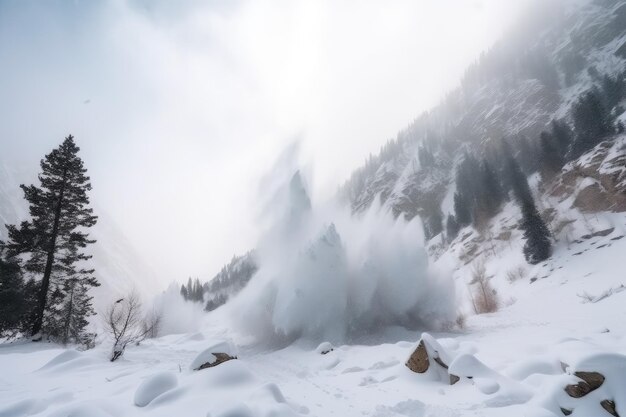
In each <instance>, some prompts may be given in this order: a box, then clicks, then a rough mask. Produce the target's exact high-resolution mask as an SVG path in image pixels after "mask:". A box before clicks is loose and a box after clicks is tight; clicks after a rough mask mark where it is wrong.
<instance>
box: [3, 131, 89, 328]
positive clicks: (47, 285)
mask: <svg viewBox="0 0 626 417" xmlns="http://www.w3.org/2000/svg"><path fill="white" fill-rule="evenodd" d="M79 150H80V149H79V148H78V146H76V143H75V142H74V138H73V137H72V136H71V135H70V136H68V137H66V138H65V140H64V141H63V143H62V144H61V145H60V146H59V147H58V148H56V149H54V150H53V151H52V152H50V153H49V154H48V155H46V156H45V158H44V159H43V160H42V161H41V170H42V172H41V174H39V181H40V186H39V187H37V186H35V185H30V186H24V185H22V186H21V188H22V190H23V191H24V197H25V199H26V200H27V201H28V203H29V211H30V217H31V219H30V220H29V221H24V222H22V223H21V224H20V225H19V226H16V225H9V226H7V229H8V232H9V233H8V235H9V241H8V242H7V244H6V247H7V249H8V252H9V255H10V256H14V255H17V254H22V255H24V256H26V255H28V257H27V259H26V261H25V263H24V269H25V271H27V272H30V273H32V274H33V275H34V276H37V277H41V279H40V281H39V289H38V294H37V303H36V306H35V307H34V309H33V321H32V326H31V329H30V333H31V334H32V335H33V336H34V335H38V334H41V333H43V334H47V335H58V334H59V329H60V328H61V327H62V322H60V321H59V320H60V316H59V312H60V311H61V310H62V307H61V306H62V304H63V303H64V302H67V298H68V297H71V294H68V286H67V284H66V282H65V281H66V280H67V279H75V280H77V281H78V282H80V285H84V286H85V288H90V287H93V286H97V285H99V284H98V282H97V280H96V279H95V278H94V277H93V273H94V271H93V269H85V268H84V267H82V266H79V265H77V264H78V263H80V264H83V262H84V261H87V260H89V259H90V258H91V256H90V255H86V254H85V253H84V252H83V250H84V249H85V248H86V247H87V246H88V245H89V244H92V243H94V242H95V241H94V240H90V239H89V235H88V234H87V232H86V231H85V229H87V228H89V227H92V226H93V225H95V223H96V221H97V217H96V216H94V215H93V210H92V209H91V208H90V207H89V197H88V195H87V192H88V191H89V190H91V184H90V182H89V177H88V176H87V175H86V172H87V170H86V169H85V168H84V166H83V161H82V160H81V159H80V157H79V156H78V152H79ZM77 285H78V284H77ZM80 285H79V286H80ZM86 302H87V304H90V301H89V300H88V301H86Z"/></svg>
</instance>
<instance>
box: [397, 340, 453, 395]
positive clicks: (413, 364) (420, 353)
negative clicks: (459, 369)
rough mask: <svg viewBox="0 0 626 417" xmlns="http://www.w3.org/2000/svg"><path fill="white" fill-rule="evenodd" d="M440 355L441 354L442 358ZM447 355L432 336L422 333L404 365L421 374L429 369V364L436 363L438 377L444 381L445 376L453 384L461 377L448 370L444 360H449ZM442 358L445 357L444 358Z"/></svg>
mask: <svg viewBox="0 0 626 417" xmlns="http://www.w3.org/2000/svg"><path fill="white" fill-rule="evenodd" d="M429 352H430V354H429ZM441 355H443V358H442V356H441ZM448 356H449V355H448V354H447V353H446V352H445V351H443V347H442V346H441V345H439V343H438V342H437V341H436V340H435V339H434V338H433V337H432V336H430V335H429V334H427V333H424V334H423V335H422V339H421V340H420V342H419V344H418V345H417V348H416V349H415V351H414V352H413V353H412V354H411V356H410V357H409V360H408V361H407V362H406V366H407V368H409V369H410V370H411V371H413V372H416V373H418V374H423V373H425V372H426V371H428V369H430V366H431V364H436V365H437V366H438V367H439V369H438V370H437V369H436V372H438V373H439V378H440V379H441V380H444V381H445V378H446V376H447V379H448V383H449V384H450V385H454V384H456V383H457V382H459V380H460V379H461V378H459V376H457V375H454V374H451V373H450V372H449V371H448V365H447V364H446V362H445V360H450V358H449V357H448ZM444 358H447V359H445V360H444ZM437 366H435V368H437Z"/></svg>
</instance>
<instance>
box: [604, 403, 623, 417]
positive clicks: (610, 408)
mask: <svg viewBox="0 0 626 417" xmlns="http://www.w3.org/2000/svg"><path fill="white" fill-rule="evenodd" d="M600 405H601V406H602V408H604V409H605V410H606V411H607V413H609V414H611V415H613V416H615V417H619V414H617V411H616V410H615V402H614V401H611V400H602V401H600Z"/></svg>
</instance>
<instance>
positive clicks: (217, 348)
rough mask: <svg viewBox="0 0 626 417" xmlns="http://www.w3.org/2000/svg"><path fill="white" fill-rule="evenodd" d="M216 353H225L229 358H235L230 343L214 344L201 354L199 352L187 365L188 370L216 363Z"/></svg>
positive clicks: (233, 349) (234, 352)
mask: <svg viewBox="0 0 626 417" xmlns="http://www.w3.org/2000/svg"><path fill="white" fill-rule="evenodd" d="M216 353H225V354H227V355H229V356H232V357H236V356H237V354H236V351H235V347H234V346H233V344H232V343H230V342H218V343H215V344H213V345H211V346H209V347H208V348H206V349H205V350H203V351H202V352H200V353H199V354H198V355H197V356H196V357H195V358H194V360H193V361H191V365H189V369H190V370H192V371H193V370H196V369H198V368H200V367H201V366H202V365H204V364H205V363H213V362H215V361H217V359H218V358H217V356H215V354H216Z"/></svg>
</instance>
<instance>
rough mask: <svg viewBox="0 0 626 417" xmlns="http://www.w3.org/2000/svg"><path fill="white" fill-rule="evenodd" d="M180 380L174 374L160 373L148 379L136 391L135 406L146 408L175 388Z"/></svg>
mask: <svg viewBox="0 0 626 417" xmlns="http://www.w3.org/2000/svg"><path fill="white" fill-rule="evenodd" d="M177 385H178V379H177V378H176V375H175V374H173V373H172V372H160V373H158V374H155V375H153V376H151V377H150V378H148V379H146V380H145V381H143V382H142V383H141V385H139V387H138V388H137V391H135V400H134V401H135V405H136V406H138V407H145V406H146V405H148V404H150V403H151V402H152V400H154V399H155V398H157V397H158V396H159V395H161V394H163V393H165V392H167V391H169V390H171V389H172V388H175V387H176V386H177Z"/></svg>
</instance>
